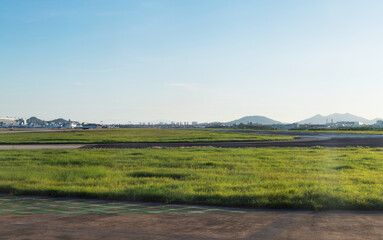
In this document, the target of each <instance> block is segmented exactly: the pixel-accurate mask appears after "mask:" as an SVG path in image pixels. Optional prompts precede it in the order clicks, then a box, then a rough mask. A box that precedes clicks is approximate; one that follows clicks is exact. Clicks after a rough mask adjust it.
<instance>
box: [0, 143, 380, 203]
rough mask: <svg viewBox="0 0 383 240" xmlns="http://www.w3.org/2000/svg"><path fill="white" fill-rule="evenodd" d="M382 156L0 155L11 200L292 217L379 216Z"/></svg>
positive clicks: (249, 152) (283, 152) (275, 152)
mask: <svg viewBox="0 0 383 240" xmlns="http://www.w3.org/2000/svg"><path fill="white" fill-rule="evenodd" d="M382 171H383V149H381V148H371V149H370V148H341V149H333V148H332V149H328V148H264V149H255V148H254V149H253V148H247V149H215V148H190V149H168V148H164V149H127V150H100V149H97V150H96V149H91V150H4V151H0V191H1V192H3V193H12V194H32V195H47V196H69V197H91V198H103V199H120V200H121V199H124V200H145V201H159V202H167V203H199V204H214V205H224V206H246V207H257V208H293V209H316V210H322V209H371V210H383V177H382Z"/></svg>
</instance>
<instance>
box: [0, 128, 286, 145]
mask: <svg viewBox="0 0 383 240" xmlns="http://www.w3.org/2000/svg"><path fill="white" fill-rule="evenodd" d="M292 139H294V138H293V137H286V136H271V135H255V134H245V133H231V132H208V131H196V130H171V129H170V130H169V129H152V128H151V129H143V128H140V129H102V130H76V131H65V132H35V133H21V132H19V133H1V134H0V144H40V143H44V144H48V143H56V144H57V143H124V142H213V141H282V140H292Z"/></svg>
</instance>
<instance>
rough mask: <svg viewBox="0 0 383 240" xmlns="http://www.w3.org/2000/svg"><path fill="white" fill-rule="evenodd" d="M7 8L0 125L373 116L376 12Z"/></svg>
mask: <svg viewBox="0 0 383 240" xmlns="http://www.w3.org/2000/svg"><path fill="white" fill-rule="evenodd" d="M105 2H106V1H102V0H95V1H90V0H85V1H81V2H78V1H74V0H70V1H65V3H64V2H57V1H42V0H36V1H33V2H32V1H26V0H21V1H10V0H3V1H2V8H1V9H0V20H1V21H0V30H1V32H2V34H1V38H0V52H1V54H0V66H1V67H0V86H1V87H0V116H2V117H5V116H20V117H30V116H35V115H36V116H37V117H39V118H42V119H55V118H60V117H66V118H70V119H75V120H79V121H89V122H100V121H103V122H105V123H127V122H129V121H131V122H154V121H165V120H166V121H172V120H173V121H182V122H183V121H189V122H192V121H198V122H212V121H220V122H227V121H231V120H234V119H238V118H241V117H244V116H251V115H261V116H267V117H270V118H272V119H277V120H279V121H283V122H294V121H297V120H301V119H306V118H309V117H311V116H313V115H316V114H318V113H319V114H322V115H328V114H331V113H334V112H340V113H346V112H349V113H352V114H355V115H358V116H362V117H365V118H368V119H374V118H381V117H383V108H381V107H380V103H381V102H382V100H383V99H382V98H383V97H382V95H381V93H380V89H382V88H383V81H381V79H382V78H383V70H382V69H381V66H380V63H381V62H382V61H383V54H382V53H383V46H382V44H381V42H382V41H383V28H381V23H382V22H383V16H382V15H381V12H382V10H383V2H381V1H369V2H367V3H366V2H363V3H362V2H360V1H337V2H334V1H318V2H307V1H273V2H269V1H248V0H242V1H235V2H234V1H225V0H224V1H218V0H210V1H182V2H180V1H122V0H115V1H111V2H108V4H105Z"/></svg>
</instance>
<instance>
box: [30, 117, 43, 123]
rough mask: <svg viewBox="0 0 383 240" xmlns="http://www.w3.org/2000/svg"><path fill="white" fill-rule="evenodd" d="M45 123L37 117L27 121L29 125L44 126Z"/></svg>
mask: <svg viewBox="0 0 383 240" xmlns="http://www.w3.org/2000/svg"><path fill="white" fill-rule="evenodd" d="M44 123H45V121H44V120H41V119H38V118H37V117H31V118H28V119H27V124H33V125H43V124H44Z"/></svg>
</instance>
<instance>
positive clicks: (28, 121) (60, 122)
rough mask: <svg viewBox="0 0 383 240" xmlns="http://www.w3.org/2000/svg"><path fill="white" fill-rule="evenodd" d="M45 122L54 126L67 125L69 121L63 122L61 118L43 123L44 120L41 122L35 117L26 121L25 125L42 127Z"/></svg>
mask: <svg viewBox="0 0 383 240" xmlns="http://www.w3.org/2000/svg"><path fill="white" fill-rule="evenodd" d="M46 122H49V123H54V124H67V123H69V120H65V119H63V118H58V119H54V120H51V121H45V120H41V119H39V118H37V117H31V118H28V119H27V124H31V125H44V124H45V123H46Z"/></svg>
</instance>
